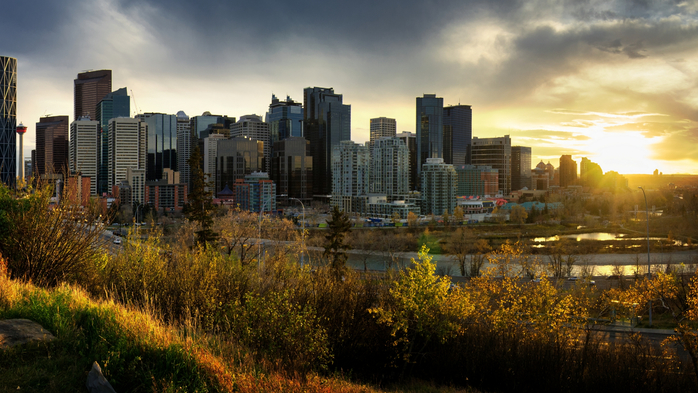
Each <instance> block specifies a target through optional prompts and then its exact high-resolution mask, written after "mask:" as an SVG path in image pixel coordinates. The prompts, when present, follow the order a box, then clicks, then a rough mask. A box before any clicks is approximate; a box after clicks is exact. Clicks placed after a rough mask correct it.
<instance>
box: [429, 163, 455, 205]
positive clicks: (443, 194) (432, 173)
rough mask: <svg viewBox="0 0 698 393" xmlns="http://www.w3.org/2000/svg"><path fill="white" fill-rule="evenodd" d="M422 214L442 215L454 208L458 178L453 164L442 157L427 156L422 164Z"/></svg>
mask: <svg viewBox="0 0 698 393" xmlns="http://www.w3.org/2000/svg"><path fill="white" fill-rule="evenodd" d="M421 180H422V195H421V196H422V214H435V215H442V214H444V212H448V213H449V214H450V213H453V210H454V209H455V208H456V188H457V187H458V179H457V177H456V170H455V169H454V168H453V165H451V164H446V163H445V162H444V160H443V158H427V162H426V163H424V165H422V173H421Z"/></svg>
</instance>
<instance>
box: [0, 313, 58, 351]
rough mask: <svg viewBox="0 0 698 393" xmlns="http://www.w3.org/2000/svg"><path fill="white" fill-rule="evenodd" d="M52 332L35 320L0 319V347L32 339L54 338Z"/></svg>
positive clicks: (12, 345) (47, 339) (3, 347)
mask: <svg viewBox="0 0 698 393" xmlns="http://www.w3.org/2000/svg"><path fill="white" fill-rule="evenodd" d="M55 338H56V337H54V335H53V334H51V333H49V331H48V330H46V329H44V328H43V327H41V325H39V324H38V323H36V322H33V321H30V320H28V319H5V320H2V321H0V349H5V348H11V347H14V346H16V345H22V344H26V343H28V342H32V341H51V340H54V339H55Z"/></svg>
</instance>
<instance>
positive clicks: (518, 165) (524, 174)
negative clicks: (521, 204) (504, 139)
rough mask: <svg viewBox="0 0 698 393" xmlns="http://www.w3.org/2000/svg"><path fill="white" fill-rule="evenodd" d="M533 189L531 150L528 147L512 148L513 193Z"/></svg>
mask: <svg viewBox="0 0 698 393" xmlns="http://www.w3.org/2000/svg"><path fill="white" fill-rule="evenodd" d="M524 188H527V189H529V190H530V189H532V184H531V148H530V147H526V146H512V147H511V191H518V190H523V189H524Z"/></svg>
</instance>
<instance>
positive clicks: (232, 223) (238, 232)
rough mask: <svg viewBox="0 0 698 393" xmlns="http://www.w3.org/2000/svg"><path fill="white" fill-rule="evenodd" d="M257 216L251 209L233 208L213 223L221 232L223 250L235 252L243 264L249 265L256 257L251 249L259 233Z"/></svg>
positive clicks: (215, 228)
mask: <svg viewBox="0 0 698 393" xmlns="http://www.w3.org/2000/svg"><path fill="white" fill-rule="evenodd" d="M257 218H258V217H257V215H256V214H254V213H252V212H250V211H243V210H240V209H231V210H230V211H228V212H227V213H226V215H225V216H223V217H221V218H217V219H216V220H215V221H214V224H213V229H214V230H215V231H216V232H218V233H219V234H220V244H221V246H222V247H223V250H224V251H225V252H226V253H227V254H228V255H232V254H233V253H235V254H236V255H237V257H238V258H239V260H240V263H241V264H242V265H248V264H249V263H250V262H251V261H252V259H254V256H253V255H252V254H251V251H252V248H253V247H254V244H253V242H252V239H254V238H256V237H257V234H258V222H257Z"/></svg>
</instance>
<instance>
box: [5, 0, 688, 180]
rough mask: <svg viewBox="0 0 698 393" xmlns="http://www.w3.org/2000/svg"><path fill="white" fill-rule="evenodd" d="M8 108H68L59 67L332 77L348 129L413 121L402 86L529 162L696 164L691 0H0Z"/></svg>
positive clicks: (197, 105)
mask: <svg viewBox="0 0 698 393" xmlns="http://www.w3.org/2000/svg"><path fill="white" fill-rule="evenodd" d="M5 3H9V4H3V14H4V16H3V23H2V24H0V55H3V56H11V57H16V58H17V60H18V82H17V83H18V86H17V88H18V98H17V99H18V104H17V106H18V113H17V119H18V122H19V121H21V122H23V123H24V125H26V126H27V127H28V132H27V134H26V135H25V141H24V146H25V153H24V154H25V157H28V154H29V152H30V151H31V149H33V148H34V143H35V142H34V141H35V136H34V131H35V123H36V122H38V121H39V118H40V117H42V116H44V115H49V114H52V115H69V116H70V118H71V119H70V120H71V121H73V120H74V119H73V118H72V114H73V80H74V79H75V78H76V76H77V74H78V73H79V72H82V71H85V70H90V69H93V70H97V69H111V70H113V82H112V87H113V90H116V89H118V88H120V87H127V88H128V91H129V94H130V95H131V97H132V101H131V108H132V111H134V110H135V111H139V112H165V113H172V114H175V113H177V111H179V110H183V111H184V112H186V113H187V114H188V115H189V116H196V115H200V114H202V113H203V112H204V111H210V112H211V113H214V114H220V115H228V116H235V117H240V116H242V115H246V114H257V115H262V116H263V115H264V114H265V112H266V111H267V109H268V106H269V103H270V102H271V95H272V94H276V96H277V97H279V98H281V99H283V98H285V97H286V95H288V96H290V97H291V98H292V99H294V100H296V101H301V102H302V100H303V88H305V87H312V86H318V87H333V88H334V89H335V92H336V93H340V94H343V96H344V103H345V104H350V105H351V111H352V118H351V124H352V139H353V140H354V141H356V142H363V141H366V140H368V138H369V132H368V129H369V119H371V118H374V117H381V116H385V117H392V118H395V119H397V129H398V132H400V131H412V132H414V131H415V123H416V114H415V107H416V97H418V96H422V95H423V94H425V93H426V94H436V95H437V96H438V97H443V98H444V104H445V105H457V104H459V103H460V104H465V105H471V106H472V108H473V136H477V137H480V138H487V137H499V136H503V135H510V136H511V138H512V144H513V145H520V146H531V147H532V155H533V157H532V166H535V164H537V163H538V162H539V161H541V160H542V161H545V162H548V161H550V162H551V163H552V164H553V165H554V166H556V167H557V166H558V162H559V158H560V156H561V155H563V154H571V155H572V156H573V158H574V159H576V160H577V162H578V163H579V162H580V160H581V157H588V158H589V159H590V160H592V161H594V162H597V163H598V164H599V165H601V167H602V169H603V170H604V171H611V170H613V171H617V172H620V173H627V174H630V173H651V172H652V171H654V170H655V169H658V170H659V171H660V172H663V173H665V174H669V173H690V174H698V88H697V87H698V86H697V84H698V1H671V0H669V1H662V0H652V1H650V0H634V1H630V0H628V1H616V0H603V1H597V0H570V1H544V0H540V1H539V0H523V1H514V0H502V1H487V0H474V1H467V0H456V1H445V0H420V1H415V0H399V1H376V0H373V1H364V0H354V1H351V2H347V1H343V2H337V1H326V0H324V1H319V0H296V1H276V0H256V1H244V2H243V1H221V0H199V1H196V2H193V1H185V0H138V1H132V0H69V1H60V2H57V1H55V0H7V1H6V2H5Z"/></svg>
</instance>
